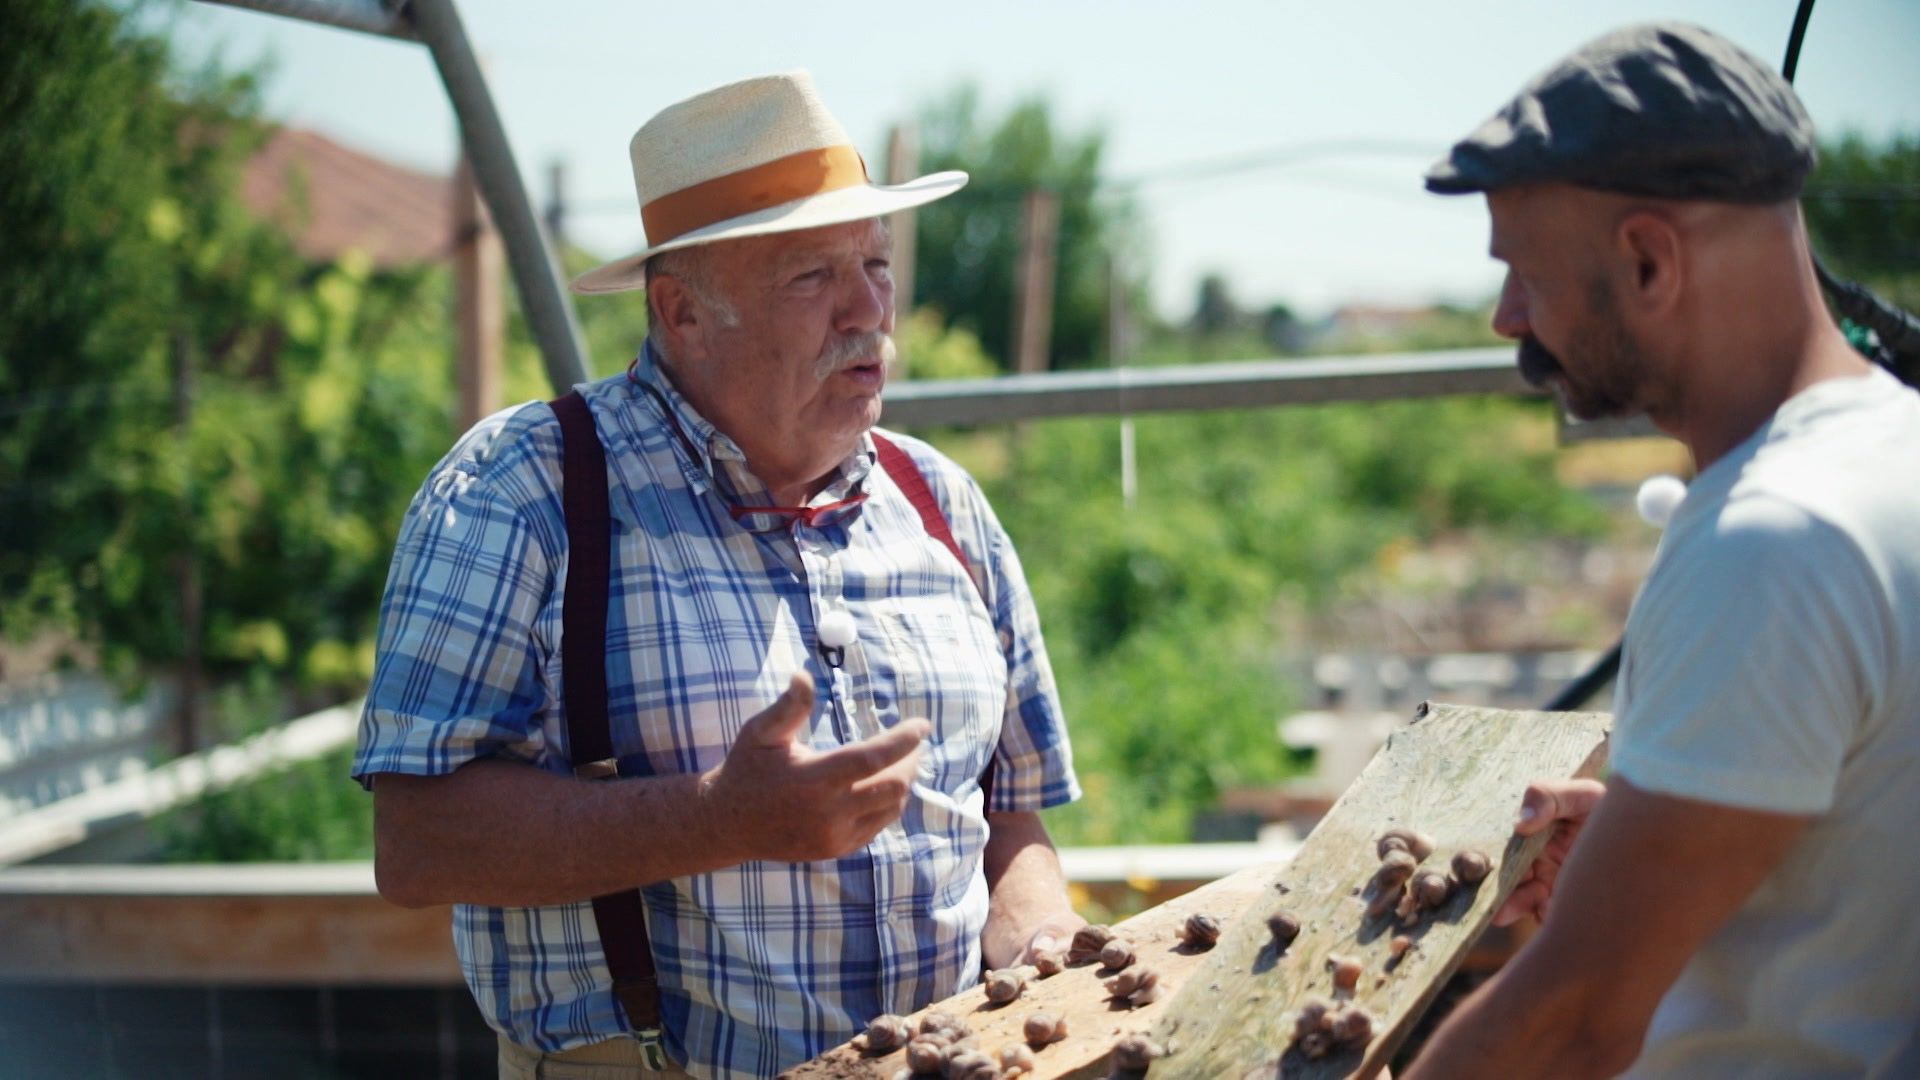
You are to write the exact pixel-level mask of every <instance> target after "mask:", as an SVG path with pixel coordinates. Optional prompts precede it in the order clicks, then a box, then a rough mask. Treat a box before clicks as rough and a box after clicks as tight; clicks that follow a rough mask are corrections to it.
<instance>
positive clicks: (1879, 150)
mask: <svg viewBox="0 0 1920 1080" xmlns="http://www.w3.org/2000/svg"><path fill="white" fill-rule="evenodd" d="M1803 203H1804V205H1805V207H1806V215H1807V227H1808V228H1809V229H1810V230H1811V231H1812V233H1813V238H1814V247H1815V250H1817V251H1818V252H1819V253H1820V256H1821V258H1822V259H1824V260H1826V261H1827V262H1828V264H1829V265H1830V266H1831V267H1832V268H1833V270H1834V271H1835V272H1837V273H1841V274H1849V275H1855V276H1859V277H1865V278H1870V279H1876V280H1882V281H1886V280H1894V281H1899V280H1903V279H1912V278H1915V277H1920V136H1911V135H1909V136H1896V137H1894V138H1892V139H1889V140H1887V141H1886V142H1885V143H1882V144H1879V145H1875V144H1874V143H1871V142H1869V141H1868V140H1866V139H1864V138H1862V137H1860V136H1858V135H1846V136H1843V137H1841V138H1839V139H1836V140H1833V141H1830V142H1827V143H1826V144H1824V145H1822V146H1821V147H1820V165H1819V168H1818V169H1817V170H1816V171H1815V172H1814V175H1813V177H1812V178H1811V179H1810V180H1809V181H1808V184H1807V190H1806V195H1805V198H1804V199H1803ZM1909 302H1911V301H1909Z"/></svg>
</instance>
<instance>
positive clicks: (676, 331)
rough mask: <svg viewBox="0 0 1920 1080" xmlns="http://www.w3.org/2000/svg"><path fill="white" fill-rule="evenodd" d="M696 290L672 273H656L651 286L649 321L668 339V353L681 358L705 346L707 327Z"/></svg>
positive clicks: (648, 310) (648, 292)
mask: <svg viewBox="0 0 1920 1080" xmlns="http://www.w3.org/2000/svg"><path fill="white" fill-rule="evenodd" d="M703 314H704V312H702V311H701V310H700V304H699V302H698V301H697V300H695V299H694V295H693V290H692V289H689V288H687V286H686V283H685V282H683V281H681V280H680V279H679V278H677V277H674V276H673V275H671V274H655V275H654V276H653V280H652V281H649V282H648V283H647V319H648V320H649V321H650V322H651V323H652V325H654V326H658V327H659V328H660V332H661V333H662V334H664V335H665V336H666V340H667V344H668V351H670V352H672V353H673V354H675V355H676V356H677V355H681V354H684V353H686V352H688V351H689V350H688V347H689V346H695V347H696V349H697V346H698V345H699V344H701V343H702V341H701V335H702V332H703V331H704V330H705V329H706V324H705V323H704V322H702V321H701V316H702V315H703Z"/></svg>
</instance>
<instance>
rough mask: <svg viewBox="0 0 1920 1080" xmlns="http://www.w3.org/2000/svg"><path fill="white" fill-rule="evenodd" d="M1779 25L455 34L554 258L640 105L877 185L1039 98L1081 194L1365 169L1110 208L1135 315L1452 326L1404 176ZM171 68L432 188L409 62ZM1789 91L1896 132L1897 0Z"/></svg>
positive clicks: (608, 227)
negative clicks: (1574, 62) (557, 204)
mask: <svg viewBox="0 0 1920 1080" xmlns="http://www.w3.org/2000/svg"><path fill="white" fill-rule="evenodd" d="M1794 8H1795V3H1794V2H1793V0H1668V2H1665V3H1659V2H1652V0H1604V2H1603V0H1587V2H1571V0H1552V2H1549V0H1446V2H1434V0H1316V2H1311V3H1308V2H1295V0H1286V2H1280V0H1268V2H1253V0H1240V2H1227V0H1218V2H1207V0H1192V2H1185V3H1177V4H1176V3H1168V2H1161V3H1148V2H1145V0H1136V2H1122V0H1112V2H1104V3H1098V2H1094V0H1027V2H1024V3H1019V2H1004V0H968V2H964V3H955V4H943V5H934V4H927V3H905V2H896V3H893V4H889V5H879V4H873V3H852V2H840V0H812V2H807V3H795V2H791V0H789V2H786V3H768V2H760V0H751V2H740V3H718V2H709V3H704V4H649V3H640V2H636V0H548V2H540V3H529V2H526V0H463V2H462V3H461V4H460V10H461V12H462V14H463V16H464V18H465V20H466V24H467V30H468V33H469V34H470V35H471V36H472V38H473V40H474V44H475V48H476V50H477V51H478V52H479V53H480V54H481V55H482V57H483V58H484V61H485V63H486V66H487V72H488V78H489V81H490V83H491V85H492V88H493V92H494V95H495V98H496V100H497V102H498V103H499V105H500V107H501V110H502V114H503V116H504V118H505V122H506V125H507V131H508V134H509V136H510V137H511V138H512V140H513V143H514V146H515V150H516V153H517V154H518V156H519V162H520V166H521V169H522V170H523V171H524V172H525V173H526V175H527V178H528V182H529V184H530V185H531V186H532V189H533V190H534V191H535V192H537V193H538V192H544V191H545V189H546V178H545V176H546V169H547V163H548V162H550V161H553V160H555V159H561V160H564V161H565V162H566V163H567V166H568V168H569V170H570V180H569V187H570V192H569V195H570V198H571V199H572V200H573V201H574V202H575V203H576V204H578V205H579V206H581V208H582V210H583V211H586V210H591V211H592V212H591V213H590V214H588V213H584V212H583V213H582V215H580V216H577V217H576V218H575V229H574V232H575V236H576V238H577V239H578V240H579V241H580V242H581V243H583V244H584V245H585V246H587V247H588V248H589V249H591V250H594V251H596V252H598V253H601V254H604V255H606V256H609V257H612V256H615V255H621V254H626V253H629V252H630V251H632V250H636V249H637V248H638V247H639V246H640V244H641V237H642V235H643V234H642V232H641V229H640V225H639V218H638V213H637V210H636V209H635V207H634V205H633V197H632V181H631V176H630V173H629V171H628V170H629V166H628V163H627V157H626V144H627V139H628V138H629V136H631V134H632V132H633V129H634V128H636V127H637V126H639V124H640V123H641V122H642V121H644V120H645V119H646V118H647V117H648V116H649V115H651V114H652V113H653V112H654V111H655V110H657V109H659V108H660V107H661V106H664V105H666V104H669V103H671V102H673V101H675V100H678V99H679V98H682V97H685V96H687V95H688V94H691V93H694V92H696V91H698V90H701V89H704V88H706V87H708V86H712V85H716V84H719V83H722V82H727V81H730V80H732V79H736V78H740V77H744V76H747V75H753V74H759V73H763V72H767V71H777V70H783V69H787V68H793V67H806V68H809V69H811V70H812V71H813V73H814V76H815V78H816V79H817V80H818V81H819V83H820V85H821V88H822V91H823V93H824V94H825V95H826V99H827V101H828V103H829V104H830V105H831V106H832V107H833V109H834V111H835V112H836V114H838V115H839V117H840V119H841V121H842V122H843V123H844V124H845V125H846V127H847V128H848V130H849V131H850V132H852V134H853V136H854V138H855V139H856V140H858V141H859V142H860V144H861V149H862V150H863V151H864V152H865V153H866V156H867V158H868V160H870V161H878V160H882V157H883V155H882V151H883V148H884V138H885V132H886V129H887V127H888V125H889V124H891V123H893V122H894V121H895V120H898V119H901V118H904V117H905V116H906V115H908V114H909V113H910V112H911V111H912V109H913V108H914V106H915V105H917V104H918V103H920V102H922V101H925V100H926V99H928V98H930V97H935V96H938V95H941V94H943V93H944V92H946V91H947V90H948V89H949V88H951V87H952V86H954V85H955V84H957V83H960V82H963V81H972V82H975V83H977V84H978V85H979V86H980V87H981V89H982V92H983V94H984V95H985V98H986V101H987V102H988V104H989V105H990V106H999V105H1004V104H1006V103H1008V102H1011V101H1012V100H1014V99H1015V98H1017V97H1019V96H1022V95H1025V94H1028V93H1032V92H1042V93H1045V94H1046V95H1047V96H1048V97H1049V98H1050V99H1051V100H1052V101H1053V102H1054V104H1055V106H1056V111H1057V113H1058V114H1059V115H1060V116H1061V117H1062V118H1063V119H1064V120H1065V121H1066V122H1067V124H1068V125H1070V126H1072V127H1075V128H1085V127H1088V126H1091V125H1099V126H1100V127H1102V128H1103V129H1104V130H1105V131H1106V132H1107V135H1108V140H1109V142H1108V146H1109V156H1108V160H1109V162H1110V165H1109V174H1110V175H1111V176H1113V177H1116V178H1120V177H1132V176H1138V175H1143V174H1150V173H1154V172H1156V171H1159V170H1163V169H1166V168H1168V167H1170V166H1178V165H1182V164H1186V163H1191V162H1196V161H1204V160H1209V159H1219V158H1233V157H1238V156H1241V155H1247V154H1253V153H1258V152H1260V151H1263V150H1268V149H1272V148H1277V147H1285V146H1288V145H1293V144H1300V143H1315V142H1323V141H1333V140H1358V141H1368V142H1372V141H1379V142H1382V143H1388V144H1393V145H1394V146H1399V147H1404V148H1405V149H1404V150H1401V151H1398V152H1393V153H1372V154H1366V155H1362V154H1350V155H1334V156H1321V157H1316V158H1314V159H1312V160H1309V161H1303V162H1298V163H1294V164H1290V165H1287V166H1284V167H1275V168H1269V169H1262V170H1257V171H1247V172H1239V173H1234V174H1231V175H1226V176H1220V177H1217V178H1213V179H1205V180H1188V181H1182V182H1161V183H1155V184H1147V185H1145V186H1143V187H1141V188H1140V189H1139V190H1138V198H1139V201H1140V203H1141V205H1142V207H1143V209H1144V211H1145V218H1146V223H1147V225H1148V228H1149V236H1150V251H1151V254H1152V264H1151V268H1150V274H1151V278H1152V280H1153V283H1154V294H1155V298H1156V304H1157V306H1159V307H1160V308H1161V309H1162V311H1163V312H1165V313H1167V314H1169V315H1177V314H1183V313H1185V312H1186V311H1187V310H1189V309H1190V306H1191V303H1192V297H1193V294H1194V289H1195V287H1196V283H1197V281H1198V279H1199V278H1200V276H1201V275H1203V274H1205V273H1208V272H1211V271H1217V272H1221V273H1224V274H1226V275H1227V276H1228V278H1229V280H1230V281H1231V282H1232V284H1233V288H1234V291H1235V293H1236V295H1237V296H1238V297H1239V298H1240V299H1241V300H1242V301H1243V302H1246V303H1248V304H1254V303H1264V302H1269V301H1276V300H1283V301H1286V302H1288V303H1291V304H1293V305H1294V306H1295V307H1296V308H1297V309H1300V310H1303V311H1306V312H1314V311H1320V310H1324V309H1325V308H1327V307H1328V306H1330V305H1332V304H1335V303H1338V302H1342V301H1361V302H1371V303H1416V302H1423V301H1426V300H1431V299H1455V300H1462V301H1474V300H1478V299H1480V298H1482V297H1484V296H1486V295H1489V294H1490V293H1491V291H1492V290H1493V288H1494V286H1495V285H1496V283H1497V281H1498V269H1497V267H1496V265H1495V264H1494V263H1492V262H1491V261H1490V260H1489V259H1488V258H1487V256H1486V237H1485V212H1484V209H1483V205H1482V203H1481V201H1480V200H1478V199H1474V198H1456V199H1441V198H1437V197H1433V196H1428V195H1426V194H1425V193H1424V192H1423V191H1422V190H1421V188H1420V183H1419V177H1420V173H1421V172H1422V170H1423V169H1424V168H1425V165H1426V163H1427V161H1428V160H1429V159H1431V158H1432V157H1434V156H1437V155H1438V154H1439V153H1440V152H1441V151H1442V150H1444V149H1445V147H1446V146H1447V145H1448V144H1449V143H1451V142H1452V141H1453V140H1454V139H1455V138H1457V137H1459V136H1460V135H1462V134H1464V133H1465V132H1466V131H1468V130H1469V129H1471V128H1472V127H1473V126H1474V125H1475V124H1476V123H1478V122H1479V121H1480V120H1481V119H1483V118H1484V117H1485V116H1486V115H1487V114H1488V113H1490V112H1492V111H1493V110H1494V108H1496V107H1497V106H1498V105H1499V104H1500V103H1501V102H1503V101H1505V100H1506V99H1507V98H1508V97H1509V96H1511V94H1512V93H1513V91H1514V90H1516V89H1518V87H1519V86H1520V84H1521V83H1523V82H1524V81H1525V80H1526V79H1527V78H1528V77H1529V76H1531V75H1532V74H1534V73H1535V72H1537V71H1538V70H1540V69H1541V68H1542V67H1544V66H1546V65H1547V64H1548V63H1549V62H1551V61H1552V60H1553V59H1555V58H1556V57H1558V56H1559V55H1561V54H1563V53H1565V52H1566V51H1568V50H1569V49H1571V48H1573V47H1574V46H1576V45H1578V44H1580V43H1581V42H1582V41H1584V40H1586V39H1588V38H1590V37H1592V36H1594V35H1596V34H1599V33H1601V32H1603V31H1606V30H1608V29H1612V28H1614V27H1616V26H1620V25H1623V24H1626V23H1630V22H1638V21H1642V20H1647V19H1656V18H1682V19H1687V20H1690V21H1693V22H1697V23H1700V24H1702V25H1705V26H1707V27H1710V28H1712V29H1715V30H1717V31H1719V32H1721V33H1723V34H1726V35H1727V36H1729V37H1731V38H1733V39H1734V40H1735V41H1738V42H1739V43H1740V44H1742V45H1744V46H1746V47H1747V48H1749V49H1751V50H1753V51H1754V52H1755V53H1756V54H1758V55H1759V56H1761V57H1762V58H1763V59H1765V60H1767V61H1768V62H1769V63H1772V64H1776V65H1777V64H1778V62H1779V60H1780V57H1781V55H1782V52H1783V50H1784V48H1785V44H1786V38H1787V32H1788V28H1789V26H1790V24H1791V22H1792V18H1793V12H1794ZM164 25H165V28H166V32H167V33H168V34H169V35H170V36H171V37H172V38H173V40H174V41H175V43H176V45H178V46H179V47H180V48H181V50H182V52H183V54H184V55H185V56H186V57H187V58H190V59H197V58H202V57H206V56H208V55H212V54H215V53H219V54H221V55H224V56H225V57H226V58H227V60H228V61H229V62H233V63H242V62H249V61H253V60H257V59H261V58H270V59H271V61H272V64H273V73H272V75H271V77H270V81H269V84H268V93H267V103H268V111H269V113H270V114H271V115H273V116H274V117H276V118H278V119H282V120H285V121H288V122H291V123H295V124H300V125H303V126H307V127H312V128H316V129H318V130H320V131H323V132H325V133H327V134H329V135H331V136H333V137H335V138H338V139H340V140H342V141H344V142H347V143H349V144H351V145H354V146H357V147H360V148H362V149H366V150H369V151H372V152H374V153H378V154H381V155H382V156H386V157H389V158H391V159H394V160H397V161H400V162H402V163H405V164H409V165H413V166H415V167H419V168H424V169H428V170H431V171H436V172H444V171H446V170H447V169H448V167H449V165H450V163H451V161H452V160H453V156H454V140H455V136H454V130H453V116H452V113H451V110H450V109H449V108H448V107H447V105H446V99H445V95H444V92H443V91H442V90H441V87H440V85H439V82H438V79H437V77H436V76H435V74H434V70H433V66H432V64H431V63H430V61H429V60H428V58H427V56H426V53H425V51H424V50H423V49H421V48H419V47H417V46H412V45H408V44H404V43H397V42H389V41H384V40H380V39H375V38H369V37H365V36H362V35H358V34H353V33H350V32H346V31H337V30H331V29H327V28H322V27H316V26H312V25H309V24H304V23H297V22H291V21H288V20H285V19H280V18H276V17H272V16H267V15H260V14H256V13H253V12H248V11H238V10H234V9H230V8H222V7H214V6H209V5H205V4H199V3H194V4H188V5H186V6H185V7H184V9H181V10H179V11H178V12H177V14H174V15H172V16H170V17H169V18H168V20H167V21H166V22H165V23H164ZM1797 85H1798V86H1799V88H1800V91H1801V95H1802V97H1803V99H1804V100H1805V101H1806V103H1807V107H1808V109H1809V110H1810V111H1811V112H1812V114H1813V117H1814V120H1815V122H1816V123H1817V124H1819V125H1820V127H1821V129H1822V131H1823V132H1826V133H1829V134H1832V133H1838V132H1840V131H1843V130H1854V131H1859V132H1862V133H1865V134H1868V135H1870V136H1885V135H1889V134H1893V133H1907V134H1920V2H1916V0H1824V2H1822V3H1819V4H1818V5H1817V6H1816V8H1815V10H1814V13H1813V18H1812V22H1811V24H1810V29H1809V31H1808V34H1807V41H1806V46H1805V50H1804V52H1803V55H1802V58H1801V64H1800V72H1799V77H1798V79H1797Z"/></svg>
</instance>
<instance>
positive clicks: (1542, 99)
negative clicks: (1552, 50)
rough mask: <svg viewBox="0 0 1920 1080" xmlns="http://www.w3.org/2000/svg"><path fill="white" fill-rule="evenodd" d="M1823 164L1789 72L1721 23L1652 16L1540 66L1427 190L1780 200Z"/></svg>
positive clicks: (1430, 177) (1441, 164) (1451, 155)
mask: <svg viewBox="0 0 1920 1080" xmlns="http://www.w3.org/2000/svg"><path fill="white" fill-rule="evenodd" d="M1813 164H1814V138H1813V121H1811V120H1809V119H1808V118H1807V111H1806V109H1804V108H1802V107H1801V105H1800V99H1799V97H1798V96H1797V95H1795V94H1794V92H1793V87H1792V86H1789V85H1788V84H1787V81H1786V80H1785V79H1783V78H1781V77H1780V76H1779V75H1777V74H1775V73H1774V71H1773V69H1771V68H1769V67H1768V66H1767V65H1766V64H1764V63H1762V62H1760V61H1759V60H1757V59H1755V58H1754V57H1753V55H1752V54H1750V53H1748V52H1746V51H1745V50H1743V49H1741V48H1740V47H1739V46H1737V45H1735V44H1734V43H1732V42H1731V41H1728V40H1727V39H1725V38H1723V37H1720V36H1719V35H1717V34H1714V33H1711V32H1709V31H1707V30H1703V29H1701V28H1700V27H1697V26H1689V25H1687V24H1685V23H1649V24H1647V25H1644V26H1631V27H1628V28H1626V29H1624V30H1616V31H1614V32H1613V33H1611V34H1608V35H1606V36H1605V37H1601V38H1599V39H1597V40H1594V41H1592V42H1589V43H1588V44H1586V45H1584V46H1582V47H1581V48H1580V49H1578V50H1577V51H1575V52H1574V53H1573V54H1572V55H1571V56H1568V57H1567V58H1566V59H1564V60H1562V61H1560V62H1559V63H1558V64H1555V65H1554V66H1553V67H1551V68H1549V69H1548V70H1547V71H1545V72H1544V73H1542V74H1540V75H1539V76H1537V77H1536V78H1535V79H1534V80H1533V81H1532V82H1530V83H1528V84H1527V86H1526V88H1525V89H1523V90H1521V91H1520V94H1519V96H1518V97H1516V98H1514V99H1513V100H1512V101H1510V102H1508V103H1507V105H1506V107H1505V108H1503V109H1501V110H1500V111H1499V112H1497V113H1495V114H1494V115H1493V116H1492V117H1491V118H1490V119H1488V120H1487V122H1486V123H1484V124H1481V125H1480V127H1479V129H1478V130H1476V131H1474V133H1473V134H1471V135H1469V136H1467V137H1466V138H1465V139H1463V140H1461V141H1460V142H1459V143H1456V144H1455V145H1454V147H1453V149H1452V150H1451V151H1449V152H1448V154H1447V156H1446V157H1444V158H1442V159H1441V160H1440V161H1438V162H1437V163H1435V164H1434V166H1433V168H1431V169H1429V170H1428V171H1427V190H1428V191H1433V192H1437V193H1439V194H1442V195H1460V194H1465V193H1467V192H1474V191H1494V190H1497V189H1499V188H1505V187H1514V186H1517V185H1520V184H1537V183H1550V182H1559V183H1568V184H1575V185H1578V186H1580V187H1587V188H1595V189H1597V190H1600V191H1612V192H1618V193H1620V194H1624V195H1640V196H1647V197H1652V198H1659V199H1689V200H1704V201H1709V202H1737V203H1771V202H1783V201H1785V200H1787V199H1791V198H1793V197H1795V196H1797V195H1799V194H1800V187H1801V185H1802V184H1803V183H1804V182H1805V180H1806V178H1807V174H1808V173H1809V172H1811V171H1812V170H1813Z"/></svg>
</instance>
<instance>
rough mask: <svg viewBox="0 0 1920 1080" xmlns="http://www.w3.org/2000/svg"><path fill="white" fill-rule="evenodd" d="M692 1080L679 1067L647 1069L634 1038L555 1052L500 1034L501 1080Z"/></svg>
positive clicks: (669, 1066)
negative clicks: (539, 1048) (518, 1041)
mask: <svg viewBox="0 0 1920 1080" xmlns="http://www.w3.org/2000/svg"><path fill="white" fill-rule="evenodd" d="M634 1078H645V1080H692V1078H691V1077H689V1076H688V1075H687V1074H686V1073H685V1072H682V1071H681V1069H680V1067H679V1066H677V1065H674V1064H672V1063H668V1065H667V1067H666V1068H665V1069H663V1070H659V1071H655V1070H652V1069H649V1068H647V1059H646V1056H645V1055H644V1054H642V1053H641V1052H640V1043H639V1041H638V1040H635V1039H608V1040H607V1041H606V1042H602V1043H594V1044H593V1045H592V1046H580V1047H575V1048H574V1049H572V1050H563V1051H561V1052H560V1053H558V1054H543V1053H541V1052H540V1051H538V1050H529V1049H527V1048H526V1047H524V1046H521V1045H520V1044H519V1043H516V1042H513V1041H512V1040H510V1039H508V1038H507V1037H506V1036H505V1035H502V1036H500V1080H634Z"/></svg>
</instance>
